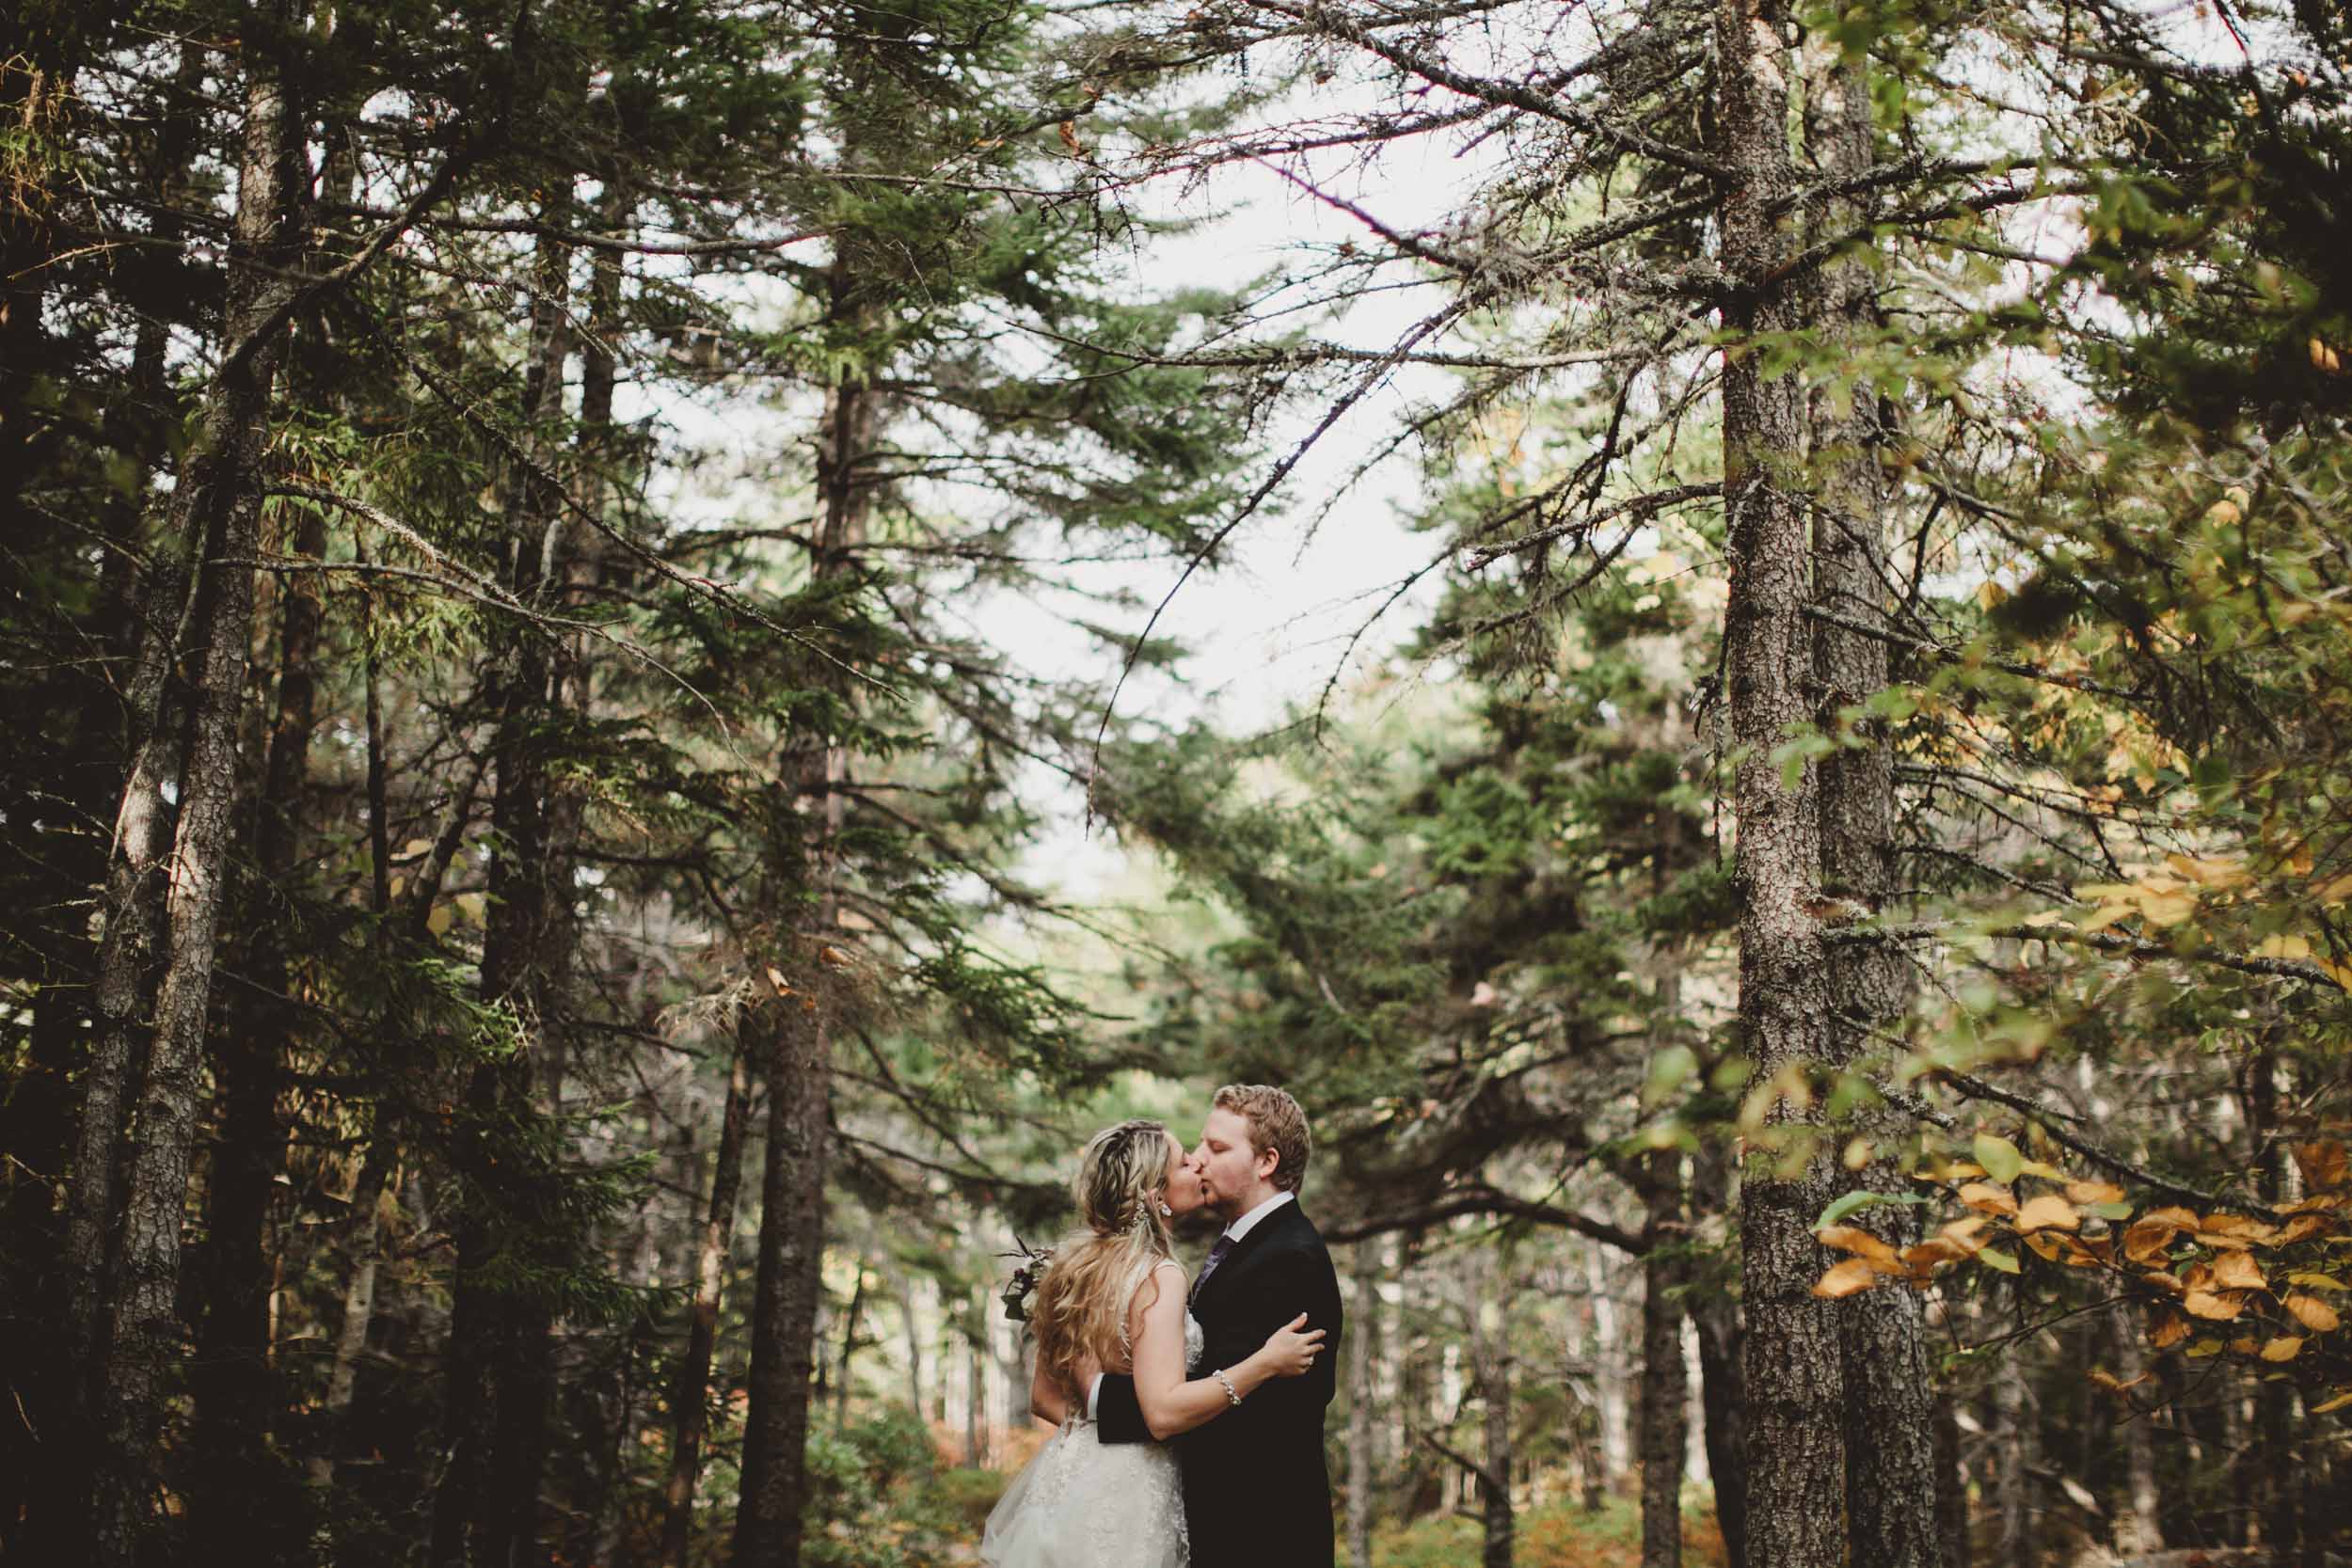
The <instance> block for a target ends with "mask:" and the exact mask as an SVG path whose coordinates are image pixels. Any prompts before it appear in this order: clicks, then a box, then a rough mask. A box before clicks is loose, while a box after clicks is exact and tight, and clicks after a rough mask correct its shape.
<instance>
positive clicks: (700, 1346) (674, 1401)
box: [661, 1022, 922, 1568]
mask: <svg viewBox="0 0 2352 1568" xmlns="http://www.w3.org/2000/svg"><path fill="white" fill-rule="evenodd" d="M744 1027H746V1025H745V1024H743V1023H740V1022H739V1026H738V1029H737V1032H736V1035H735V1047H734V1060H733V1062H732V1063H731V1064H730V1066H729V1068H728V1069H727V1099H726V1107H725V1109H724V1110H723V1112H722V1113H721V1115H720V1117H719V1148H718V1152H717V1155H716V1158H715V1159H714V1161H713V1163H712V1164H711V1170H710V1202H709V1205H708V1207H707V1209H706V1210H705V1211H704V1214H703V1226H702V1235H701V1237H700V1239H699V1243H698V1245H697V1247H696V1249H695V1257H694V1299H693V1301H692V1302H691V1304H690V1305H689V1307H688V1308H687V1329H686V1354H685V1355H684V1356H683V1357H682V1358H681V1359H680V1361H679V1363H678V1371H677V1383H676V1385H675V1388H674V1389H673V1391H672V1394H671V1397H670V1408H671V1409H672V1410H673V1411H675V1413H676V1423H675V1432H674V1435H673V1437H672V1440H671V1447H670V1476H669V1480H668V1481H667V1482H665V1483H664V1485H663V1488H662V1494H661V1568H685V1563H686V1550H687V1544H688V1540H689V1538H690V1536H691V1529H692V1526H693V1520H694V1488H695V1485H696V1483H697V1481H699V1480H700V1479H701V1475H702V1446H703V1438H704V1436H705V1435H706V1434H707V1432H708V1430H709V1426H710V1356H711V1351H712V1348H713V1347H714V1346H715V1345H717V1343H718V1340H719V1307H720V1302H721V1296H722V1292H723V1291H724V1290H725V1287H726V1270H727V1255H728V1252H729V1250H730V1248H731V1247H732V1246H733V1244H734V1241H735V1207H736V1196H737V1194H739V1192H740V1191H741V1190H742V1186H743V1139H744V1132H745V1130H746V1127H747V1126H748V1124H749V1122H750V1120H751V1097H752V1061H751V1055H750V1053H749V1051H748V1050H747V1049H746V1045H747V1041H746V1039H745V1037H744V1034H743V1028H744ZM910 1310H911V1309H910ZM921 1407H922V1406H921V1402H920V1400H919V1399H918V1400H917V1402H916V1408H917V1409H918V1410H919V1409H920V1408H921Z"/></svg>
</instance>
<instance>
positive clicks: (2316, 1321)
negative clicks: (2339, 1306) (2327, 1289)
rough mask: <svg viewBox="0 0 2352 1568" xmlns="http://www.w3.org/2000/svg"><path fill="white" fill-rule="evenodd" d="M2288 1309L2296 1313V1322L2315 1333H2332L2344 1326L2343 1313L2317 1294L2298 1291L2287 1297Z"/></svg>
mask: <svg viewBox="0 0 2352 1568" xmlns="http://www.w3.org/2000/svg"><path fill="white" fill-rule="evenodd" d="M2286 1309H2287V1310H2288V1311H2289V1312H2290V1313H2292V1314H2293V1315H2294V1317H2295V1321H2296V1323H2301V1324H2302V1325H2303V1326H2304V1327H2305V1328H2308V1329H2310V1330H2311V1331H2312V1333H2313V1334H2332V1333H2334V1332H2335V1331H2336V1330H2337V1329H2338V1328H2341V1327H2342V1326H2344V1317H2343V1314H2341V1313H2339V1312H2338V1311H2337V1310H2336V1309H2335V1308H2334V1307H2330V1306H2328V1304H2327V1303H2326V1302H2324V1301H2322V1300H2320V1299H2319V1298H2318V1297H2317V1296H2307V1295H2304V1294H2302V1293H2301V1292H2300V1291H2297V1292H2296V1293H2295V1294H2294V1295H2291V1296H2289V1297H2287V1299H2286Z"/></svg>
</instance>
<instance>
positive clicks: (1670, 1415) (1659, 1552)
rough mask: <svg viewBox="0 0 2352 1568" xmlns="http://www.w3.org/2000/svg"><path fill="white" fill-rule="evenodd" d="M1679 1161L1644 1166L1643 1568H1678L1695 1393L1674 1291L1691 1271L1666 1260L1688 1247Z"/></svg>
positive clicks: (1665, 1156) (1670, 1157) (1661, 1159)
mask: <svg viewBox="0 0 2352 1568" xmlns="http://www.w3.org/2000/svg"><path fill="white" fill-rule="evenodd" d="M1681 1163H1682V1162H1681V1156H1680V1155H1679V1154H1677V1153H1676V1152H1675V1151H1673V1150H1671V1149H1661V1150H1660V1151H1659V1152H1657V1153H1654V1154H1651V1155H1649V1156H1648V1157H1647V1158H1646V1159H1645V1161H1644V1162H1643V1164H1644V1166H1645V1169H1644V1170H1643V1172H1642V1196H1643V1200H1644V1207H1645V1209H1646V1211H1647V1214H1646V1217H1645V1223H1644V1225H1643V1227H1642V1246H1643V1259H1642V1397H1641V1406H1640V1412H1641V1418H1640V1428H1641V1442H1640V1447H1641V1456H1642V1568H1680V1565H1681V1562H1682V1466H1683V1461H1684V1456H1685V1453H1686V1451H1687V1450H1688V1449H1689V1446H1690V1433H1689V1429H1688V1428H1687V1426H1686V1425H1685V1421H1686V1419H1687V1416H1686V1411H1687V1409H1688V1406H1689V1402H1690V1387H1689V1385H1688V1384H1687V1383H1686V1382H1685V1381H1684V1370H1683V1361H1682V1305H1681V1303H1679V1302H1678V1301H1677V1300H1675V1299H1674V1291H1676V1289H1677V1287H1678V1286H1679V1285H1680V1284H1681V1283H1682V1280H1683V1278H1684V1276H1685V1274H1686V1272H1687V1271H1686V1270H1685V1269H1684V1267H1683V1265H1682V1264H1681V1262H1680V1261H1679V1260H1678V1259H1677V1258H1676V1257H1674V1256H1673V1255H1672V1253H1670V1252H1669V1250H1668V1249H1669V1248H1671V1247H1677V1246H1679V1245H1680V1244H1681V1243H1683V1241H1684V1240H1685V1227H1684V1226H1683V1223H1682V1180H1681V1168H1680V1167H1681Z"/></svg>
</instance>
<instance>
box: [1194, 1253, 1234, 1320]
mask: <svg viewBox="0 0 2352 1568" xmlns="http://www.w3.org/2000/svg"><path fill="white" fill-rule="evenodd" d="M1232 1250H1233V1238H1232V1237H1231V1236H1219V1237H1218V1238H1217V1239H1216V1245H1215V1246H1213V1247H1211V1248H1209V1260H1208V1261H1207V1262H1205V1263H1203V1264H1201V1265H1200V1277H1199V1278H1198V1279H1195V1280H1194V1281H1193V1282H1192V1294H1190V1295H1188V1296H1186V1297H1185V1298H1184V1305H1186V1306H1187V1307H1189V1306H1190V1305H1192V1304H1193V1303H1194V1302H1196V1301H1199V1300H1200V1287H1201V1286H1203V1285H1206V1284H1207V1283H1208V1282H1209V1275H1213V1274H1215V1273H1216V1266H1217V1265H1218V1264H1219V1263H1222V1262H1224V1261H1225V1255H1226V1254H1227V1253H1229V1252H1231V1251H1232Z"/></svg>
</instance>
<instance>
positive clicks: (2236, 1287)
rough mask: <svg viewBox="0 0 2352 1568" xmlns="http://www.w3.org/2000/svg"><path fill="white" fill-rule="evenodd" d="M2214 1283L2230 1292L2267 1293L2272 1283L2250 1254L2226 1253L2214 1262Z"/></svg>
mask: <svg viewBox="0 0 2352 1568" xmlns="http://www.w3.org/2000/svg"><path fill="white" fill-rule="evenodd" d="M2213 1279H2214V1283H2215V1284H2216V1285H2217V1286H2219V1287H2221V1288H2222V1289H2223V1290H2228V1291H2265V1290H2268V1289H2269V1288H2270V1282H2269V1281H2268V1280H2266V1279H2265V1278H2263V1272H2262V1269H2261V1268H2260V1267H2259V1266H2257V1265H2256V1263H2255V1262H2254V1256H2253V1254H2251V1253H2248V1252H2224V1253H2220V1254H2218V1255H2217V1256H2216V1257H2215V1259H2214V1260H2213Z"/></svg>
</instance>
